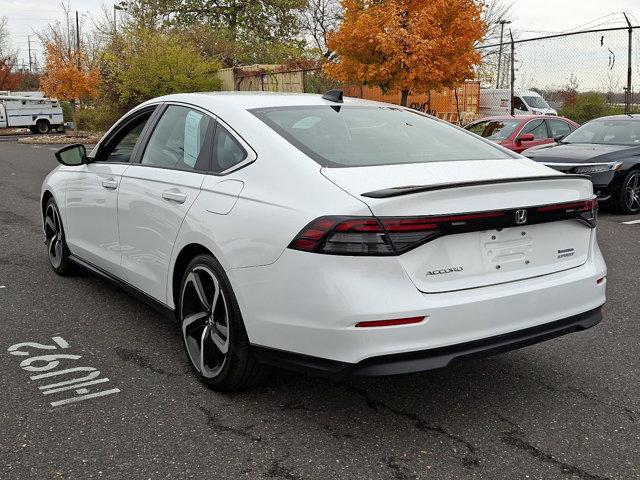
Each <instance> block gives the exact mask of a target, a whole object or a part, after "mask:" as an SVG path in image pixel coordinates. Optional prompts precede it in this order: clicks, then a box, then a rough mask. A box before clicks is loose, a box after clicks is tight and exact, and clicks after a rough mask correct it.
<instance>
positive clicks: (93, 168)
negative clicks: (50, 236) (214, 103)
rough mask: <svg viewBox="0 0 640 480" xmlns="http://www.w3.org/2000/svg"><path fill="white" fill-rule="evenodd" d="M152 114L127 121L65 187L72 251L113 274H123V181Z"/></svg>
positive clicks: (97, 149) (148, 112)
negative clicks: (120, 212)
mask: <svg viewBox="0 0 640 480" xmlns="http://www.w3.org/2000/svg"><path fill="white" fill-rule="evenodd" d="M151 114H152V110H150V111H146V112H142V113H138V114H137V115H135V117H134V118H129V119H125V120H124V121H123V122H122V125H121V126H120V127H117V128H116V129H115V130H114V132H113V135H110V136H109V137H108V138H106V139H105V141H104V142H103V143H102V144H101V145H100V146H99V147H98V148H96V149H95V150H94V154H95V158H92V159H91V161H90V163H88V164H87V165H82V166H81V167H80V168H79V169H78V170H77V171H75V172H74V173H73V174H71V175H70V176H69V181H68V183H67V185H66V187H65V189H66V195H65V198H66V201H65V205H66V213H65V221H66V225H65V227H66V231H67V244H68V245H69V249H70V250H71V252H72V253H73V254H75V255H77V256H79V257H81V258H82V259H83V260H85V261H87V262H89V263H92V264H93V265H95V266H97V267H99V268H101V269H103V270H105V271H107V272H109V273H111V274H113V275H119V273H120V242H119V236H118V217H117V211H118V209H117V207H118V203H117V200H118V192H119V187H120V181H121V177H122V174H123V173H124V171H125V170H126V169H127V168H128V167H129V165H130V163H129V161H130V160H131V157H132V155H133V153H134V151H135V149H136V146H137V144H138V142H139V139H140V137H141V133H142V131H143V129H144V127H145V125H146V123H147V121H148V120H149V118H150V116H151Z"/></svg>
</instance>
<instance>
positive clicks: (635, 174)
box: [615, 170, 640, 215]
mask: <svg viewBox="0 0 640 480" xmlns="http://www.w3.org/2000/svg"><path fill="white" fill-rule="evenodd" d="M615 203H616V206H617V208H618V211H619V212H620V213H624V214H626V215H631V214H633V213H638V212H640V170H631V171H629V173H627V176H626V177H624V180H622V184H621V186H620V190H619V191H618V192H617V194H616V202H615Z"/></svg>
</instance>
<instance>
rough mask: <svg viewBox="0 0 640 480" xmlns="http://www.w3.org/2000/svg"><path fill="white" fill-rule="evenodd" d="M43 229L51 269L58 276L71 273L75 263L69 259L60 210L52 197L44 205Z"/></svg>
mask: <svg viewBox="0 0 640 480" xmlns="http://www.w3.org/2000/svg"><path fill="white" fill-rule="evenodd" d="M44 231H45V243H46V245H47V255H48V257H49V264H50V265H51V268H52V269H53V271H54V272H56V273H57V274H58V275H60V276H68V275H71V274H73V273H74V271H75V265H74V264H73V263H71V260H70V259H69V255H70V252H69V248H68V247H67V242H66V239H65V235H64V227H63V225H62V218H61V217H60V210H58V205H56V202H55V200H54V199H53V198H50V199H49V201H48V202H47V206H46V207H45V216H44Z"/></svg>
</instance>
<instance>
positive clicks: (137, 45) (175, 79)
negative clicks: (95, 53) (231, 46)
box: [100, 30, 220, 111]
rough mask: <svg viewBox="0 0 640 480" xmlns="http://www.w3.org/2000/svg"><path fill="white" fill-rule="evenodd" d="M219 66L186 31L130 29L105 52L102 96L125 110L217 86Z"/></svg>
mask: <svg viewBox="0 0 640 480" xmlns="http://www.w3.org/2000/svg"><path fill="white" fill-rule="evenodd" d="M219 66H220V65H219V63H218V62H217V61H216V60H212V59H208V58H205V57H204V56H203V55H202V53H201V52H200V51H199V50H198V48H197V47H196V46H195V45H193V44H192V43H191V42H189V41H188V39H187V38H185V36H184V35H183V34H180V33H177V32H171V33H164V32H161V31H153V30H129V31H126V32H125V33H124V34H123V35H119V36H118V37H117V38H115V39H114V42H113V43H112V45H111V46H110V47H109V49H108V50H107V52H106V53H105V54H104V55H103V62H102V75H103V80H102V83H101V85H100V97H101V99H102V100H105V101H108V102H109V103H111V104H116V105H117V106H118V107H119V110H120V111H126V110H128V109H130V108H132V107H134V106H135V105H138V104H139V103H141V102H143V101H145V100H148V99H150V98H153V97H157V96H160V95H167V94H170V93H178V92H198V91H211V90H218V89H219V88H220V80H219V79H218V77H217V75H216V74H217V71H218V68H219Z"/></svg>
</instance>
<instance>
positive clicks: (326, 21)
mask: <svg viewBox="0 0 640 480" xmlns="http://www.w3.org/2000/svg"><path fill="white" fill-rule="evenodd" d="M341 20H342V6H341V5H340V0H309V1H308V3H307V6H306V8H304V9H303V10H302V11H301V13H300V28H301V31H302V33H303V35H304V36H305V37H307V41H308V42H309V43H311V44H312V45H313V46H314V47H317V48H318V50H319V51H320V53H321V54H322V55H323V56H324V57H326V58H329V57H330V56H331V52H330V51H329V50H328V49H327V33H329V32H331V31H333V30H335V29H336V28H338V26H339V25H340V21H341Z"/></svg>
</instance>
